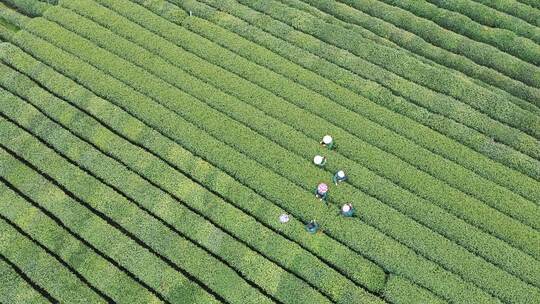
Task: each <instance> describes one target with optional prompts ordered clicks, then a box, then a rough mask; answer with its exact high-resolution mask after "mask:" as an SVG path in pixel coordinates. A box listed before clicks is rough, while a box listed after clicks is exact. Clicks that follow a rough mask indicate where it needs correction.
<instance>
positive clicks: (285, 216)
mask: <svg viewBox="0 0 540 304" xmlns="http://www.w3.org/2000/svg"><path fill="white" fill-rule="evenodd" d="M279 221H280V222H282V223H287V222H288V221H289V215H288V214H285V213H284V214H282V215H280V216H279Z"/></svg>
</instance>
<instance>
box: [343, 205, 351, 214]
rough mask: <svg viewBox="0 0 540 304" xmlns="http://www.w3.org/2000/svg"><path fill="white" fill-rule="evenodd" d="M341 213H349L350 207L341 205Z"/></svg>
mask: <svg viewBox="0 0 540 304" xmlns="http://www.w3.org/2000/svg"><path fill="white" fill-rule="evenodd" d="M341 211H343V212H349V211H351V205H350V204H345V205H343V207H341Z"/></svg>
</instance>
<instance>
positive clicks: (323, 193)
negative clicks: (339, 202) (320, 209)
mask: <svg viewBox="0 0 540 304" xmlns="http://www.w3.org/2000/svg"><path fill="white" fill-rule="evenodd" d="M314 192H315V197H316V198H318V199H320V200H321V201H323V202H325V203H326V202H327V200H328V185H327V184H325V183H320V184H318V185H317V188H315V191H314Z"/></svg>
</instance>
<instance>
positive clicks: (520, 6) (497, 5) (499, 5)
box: [470, 0, 540, 27]
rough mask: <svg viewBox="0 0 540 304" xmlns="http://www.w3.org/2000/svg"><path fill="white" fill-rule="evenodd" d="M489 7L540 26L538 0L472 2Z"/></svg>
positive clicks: (478, 0) (486, 0) (476, 0)
mask: <svg viewBox="0 0 540 304" xmlns="http://www.w3.org/2000/svg"><path fill="white" fill-rule="evenodd" d="M470 1H473V2H478V3H481V4H483V5H486V6H489V7H491V8H493V9H495V10H498V11H500V12H503V13H505V14H508V15H511V16H514V17H516V18H520V19H521V20H523V21H525V22H527V23H529V24H531V25H533V26H535V27H539V26H540V19H539V18H540V3H538V1H536V0H497V1H492V0H470Z"/></svg>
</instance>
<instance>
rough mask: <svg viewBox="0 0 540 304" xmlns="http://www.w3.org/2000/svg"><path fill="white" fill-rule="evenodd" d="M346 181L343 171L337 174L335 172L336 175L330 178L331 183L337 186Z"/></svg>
mask: <svg viewBox="0 0 540 304" xmlns="http://www.w3.org/2000/svg"><path fill="white" fill-rule="evenodd" d="M346 180H347V175H345V172H343V170H339V171H338V172H336V174H334V176H333V177H332V181H333V182H334V184H336V185H337V184H339V183H341V182H344V181H346Z"/></svg>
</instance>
